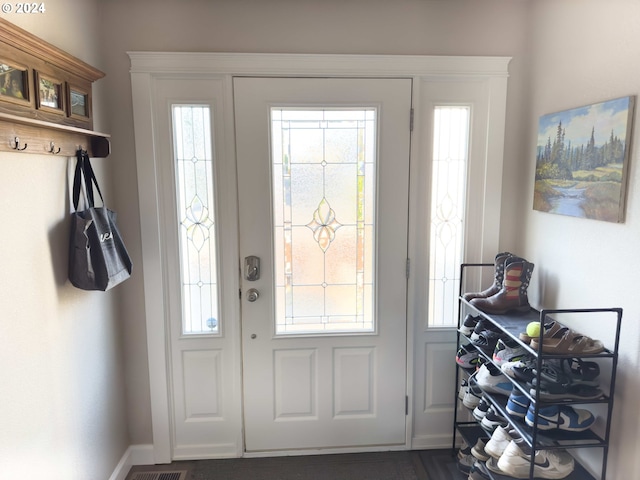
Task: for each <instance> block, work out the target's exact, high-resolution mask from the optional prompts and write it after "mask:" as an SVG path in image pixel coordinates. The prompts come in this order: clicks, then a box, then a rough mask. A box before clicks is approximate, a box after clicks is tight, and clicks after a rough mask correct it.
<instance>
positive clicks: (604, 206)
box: [533, 96, 635, 222]
mask: <svg viewBox="0 0 640 480" xmlns="http://www.w3.org/2000/svg"><path fill="white" fill-rule="evenodd" d="M634 105H635V97H633V96H629V97H622V98H617V99H614V100H609V101H606V102H601V103H594V104H592V105H587V106H584V107H579V108H573V109H571V110H565V111H562V112H557V113H550V114H547V115H543V116H542V117H540V121H539V123H538V144H537V152H536V176H535V189H534V194H533V208H534V209H535V210H539V211H541V212H549V213H557V214H560V215H570V216H573V217H581V218H591V219H594V220H603V221H607V222H622V221H623V220H624V201H625V196H626V195H625V189H626V184H627V181H626V180H627V179H626V177H627V167H628V163H629V147H630V137H631V127H632V123H633V111H634Z"/></svg>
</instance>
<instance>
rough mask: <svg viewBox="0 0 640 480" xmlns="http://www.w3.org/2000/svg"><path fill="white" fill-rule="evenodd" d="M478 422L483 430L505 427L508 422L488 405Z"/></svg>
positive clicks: (491, 430)
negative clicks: (485, 412)
mask: <svg viewBox="0 0 640 480" xmlns="http://www.w3.org/2000/svg"><path fill="white" fill-rule="evenodd" d="M480 424H481V425H482V427H483V428H484V429H485V430H487V431H490V432H493V431H494V430H495V429H496V428H498V427H502V428H506V427H507V425H509V422H508V421H507V419H506V418H504V417H503V416H502V415H499V414H498V412H496V411H495V410H494V409H493V407H490V408H489V410H488V411H487V414H486V415H485V416H484V418H483V419H482V421H481V422H480Z"/></svg>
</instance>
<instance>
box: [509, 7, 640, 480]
mask: <svg viewBox="0 0 640 480" xmlns="http://www.w3.org/2000/svg"><path fill="white" fill-rule="evenodd" d="M530 7H531V15H530V22H531V25H532V30H531V52H532V58H531V69H530V82H531V91H530V102H531V107H530V111H529V114H528V118H527V119H526V123H527V125H528V128H527V132H526V135H524V136H523V138H522V140H523V141H522V143H521V146H522V151H521V155H520V158H521V169H520V175H519V176H515V175H514V176H512V177H511V178H508V179H505V182H513V183H514V184H516V185H517V187H516V188H517V190H519V191H520V192H522V194H521V195H517V196H515V197H513V198H512V200H513V201H514V202H516V203H517V204H518V207H517V210H516V211H515V214H514V215H513V216H512V217H510V218H507V219H505V224H504V225H503V228H504V229H506V228H508V225H513V226H515V230H516V232H513V233H515V235H516V236H517V237H516V238H517V239H518V242H517V243H515V245H516V246H517V247H519V250H518V251H519V252H520V253H521V254H522V255H524V256H526V257H527V258H529V259H530V260H531V261H533V262H534V263H535V264H536V270H535V273H534V276H533V289H532V292H533V300H534V301H535V302H536V303H537V304H538V305H541V306H545V307H547V308H575V307H612V306H619V307H622V308H624V317H623V324H622V339H621V345H620V364H619V370H618V382H619V383H618V388H617V389H616V395H615V406H616V409H615V413H614V417H613V421H614V427H613V430H612V435H613V441H612V448H611V450H610V457H609V475H608V477H607V478H613V479H618V478H640V467H639V466H640V464H639V463H638V459H637V445H638V442H639V441H640V429H639V428H638V427H639V426H640V422H639V420H638V410H637V404H638V398H639V394H640V380H639V377H638V375H637V372H638V368H640V358H639V352H640V348H639V347H640V330H639V322H638V317H639V316H640V303H639V302H638V296H637V295H638V282H637V277H636V275H635V273H636V269H638V268H640V256H639V255H638V253H637V252H638V239H640V194H639V193H640V192H638V188H639V187H640V169H639V168H638V160H639V158H638V152H639V151H640V150H639V149H638V148H637V147H638V143H637V142H638V140H640V136H639V131H638V127H639V126H640V122H639V121H638V118H637V112H636V115H635V117H636V118H635V120H636V121H635V128H634V131H633V135H632V146H631V159H630V160H631V163H630V169H629V188H628V197H627V206H626V207H627V208H626V213H627V215H626V220H625V222H624V223H620V224H616V223H607V222H601V221H595V220H585V219H577V218H573V217H566V216H560V215H553V214H548V213H542V212H537V211H534V210H533V209H532V201H533V178H534V172H535V158H534V156H535V146H536V129H537V121H538V118H539V117H540V116H541V115H544V114H546V113H550V112H556V111H558V110H563V109H567V108H573V107H578V106H582V105H588V104H590V103H595V102H600V101H604V100H609V99H613V98H617V97H622V96H626V95H638V93H639V90H640V82H639V81H638V79H639V78H640V65H638V62H637V61H636V59H637V58H639V57H640V30H638V25H639V22H640V4H639V3H638V2H635V1H630V0H609V1H607V2H602V1H598V0H580V1H576V0H536V1H535V2H530ZM517 190H516V191H517ZM513 233H512V234H513ZM510 235H511V234H510ZM509 246H511V245H509ZM609 325H610V324H609ZM580 328H581V329H583V328H584V329H590V330H589V331H584V333H587V334H590V335H592V336H594V337H596V338H605V337H607V336H608V334H609V332H608V331H607V324H606V323H604V322H603V323H602V324H601V325H599V326H598V325H596V324H593V323H589V325H588V326H587V325H586V324H585V325H584V326H580ZM634 469H635V470H634ZM634 472H635V474H634Z"/></svg>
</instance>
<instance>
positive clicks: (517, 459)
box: [485, 438, 575, 479]
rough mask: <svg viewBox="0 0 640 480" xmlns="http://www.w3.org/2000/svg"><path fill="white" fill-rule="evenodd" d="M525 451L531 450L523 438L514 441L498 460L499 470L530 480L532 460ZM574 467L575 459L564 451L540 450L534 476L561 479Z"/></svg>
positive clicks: (536, 456) (535, 461)
mask: <svg viewBox="0 0 640 480" xmlns="http://www.w3.org/2000/svg"><path fill="white" fill-rule="evenodd" d="M521 446H522V448H521ZM523 449H525V450H529V449H528V448H526V444H525V443H524V441H523V440H522V439H521V438H520V439H515V440H512V441H511V443H509V445H508V446H507V448H506V449H505V450H504V453H503V454H502V456H501V457H500V459H499V460H498V468H500V470H502V471H503V472H504V473H505V474H506V475H509V476H512V477H514V478H529V469H530V467H531V458H530V456H529V455H527V454H526V453H525V452H524V451H523ZM485 451H486V448H485ZM574 467H575V463H574V460H573V457H572V456H571V455H569V454H568V453H567V452H566V451H564V450H538V451H537V452H536V454H535V460H534V467H533V475H534V476H535V477H536V478H551V479H560V478H565V477H566V476H568V475H569V474H571V472H573V469H574Z"/></svg>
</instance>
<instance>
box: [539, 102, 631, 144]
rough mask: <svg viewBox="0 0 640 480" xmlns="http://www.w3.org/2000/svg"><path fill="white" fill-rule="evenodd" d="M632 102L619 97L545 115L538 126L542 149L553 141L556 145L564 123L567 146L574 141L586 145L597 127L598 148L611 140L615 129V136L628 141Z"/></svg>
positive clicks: (596, 139)
mask: <svg viewBox="0 0 640 480" xmlns="http://www.w3.org/2000/svg"><path fill="white" fill-rule="evenodd" d="M631 100H632V97H622V98H616V99H614V100H609V101H606V102H602V103H595V104H593V105H588V106H585V107H578V108H574V109H571V110H565V111H563V112H556V113H549V114H547V115H543V116H541V117H540V121H539V123H538V147H544V145H546V143H547V140H548V139H549V138H551V144H552V145H553V141H554V140H555V138H556V135H557V129H558V123H559V122H560V121H562V127H563V128H564V129H565V139H564V141H565V145H567V143H568V142H571V146H572V147H578V146H580V145H586V144H587V142H588V141H589V139H590V138H591V130H592V129H593V128H595V141H596V145H602V144H603V143H605V142H606V141H608V140H609V137H610V135H611V131H612V130H613V134H614V135H615V136H617V137H618V138H620V139H621V140H622V141H623V142H624V141H626V134H627V120H628V117H629V115H628V113H629V106H630V101H631ZM631 104H632V102H631Z"/></svg>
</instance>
